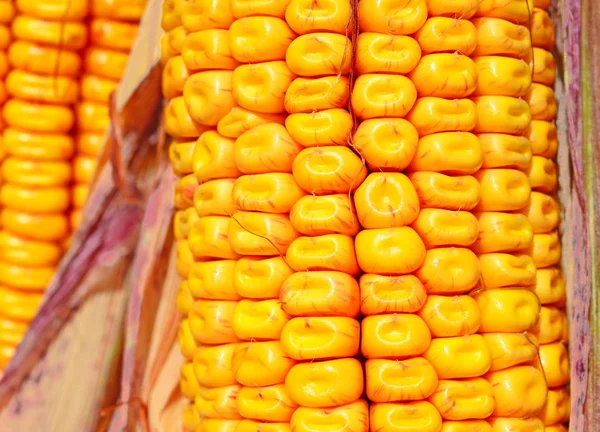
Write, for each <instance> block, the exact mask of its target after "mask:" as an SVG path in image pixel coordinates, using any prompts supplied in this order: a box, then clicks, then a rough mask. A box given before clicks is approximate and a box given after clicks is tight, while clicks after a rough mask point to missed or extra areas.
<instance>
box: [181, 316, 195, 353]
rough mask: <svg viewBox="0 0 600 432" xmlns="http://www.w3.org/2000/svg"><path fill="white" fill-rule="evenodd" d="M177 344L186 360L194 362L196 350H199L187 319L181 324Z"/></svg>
mask: <svg viewBox="0 0 600 432" xmlns="http://www.w3.org/2000/svg"><path fill="white" fill-rule="evenodd" d="M177 343H178V344H179V348H180V349H181V354H183V356H184V357H185V358H186V359H188V360H192V359H193V358H194V354H195V353H196V350H197V349H198V344H197V343H196V340H195V339H194V335H193V334H192V330H191V329H190V322H189V320H187V319H184V320H183V321H181V324H180V325H179V331H178V333H177Z"/></svg>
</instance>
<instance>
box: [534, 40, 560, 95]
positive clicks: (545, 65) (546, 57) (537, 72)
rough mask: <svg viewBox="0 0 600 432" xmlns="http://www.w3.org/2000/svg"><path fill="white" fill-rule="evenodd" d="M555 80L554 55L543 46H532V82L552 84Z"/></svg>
mask: <svg viewBox="0 0 600 432" xmlns="http://www.w3.org/2000/svg"><path fill="white" fill-rule="evenodd" d="M555 80H556V63H555V61H554V55H553V54H552V53H551V52H550V51H547V50H545V49H543V48H536V47H534V48H533V82H535V83H540V84H544V85H546V86H553V85H554V81H555Z"/></svg>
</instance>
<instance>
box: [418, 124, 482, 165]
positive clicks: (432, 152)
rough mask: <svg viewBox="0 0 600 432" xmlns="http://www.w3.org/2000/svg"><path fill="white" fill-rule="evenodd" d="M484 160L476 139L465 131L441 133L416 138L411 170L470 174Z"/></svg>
mask: <svg viewBox="0 0 600 432" xmlns="http://www.w3.org/2000/svg"><path fill="white" fill-rule="evenodd" d="M482 162H483V154H482V151H481V146H480V144H479V139H478V138H477V137H476V136H475V135H473V134H471V133H468V132H442V133H437V134H432V135H427V136H425V137H422V138H421V139H420V140H419V145H418V147H417V152H416V154H415V156H414V158H413V160H412V162H411V164H410V165H409V167H408V169H409V170H410V171H433V172H441V173H446V174H456V175H461V174H473V173H474V172H477V170H479V168H480V167H481V164H482Z"/></svg>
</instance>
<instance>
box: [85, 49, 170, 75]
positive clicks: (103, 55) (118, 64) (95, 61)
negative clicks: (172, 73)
mask: <svg viewBox="0 0 600 432" xmlns="http://www.w3.org/2000/svg"><path fill="white" fill-rule="evenodd" d="M173 55H177V54H173ZM128 59H129V56H128V55H127V53H122V52H119V51H113V50H110V49H105V48H99V47H90V48H88V49H87V50H86V51H85V54H84V58H83V62H84V69H85V71H86V72H87V73H92V74H95V75H98V76H101V77H104V78H108V79H113V80H116V81H118V80H120V78H121V76H122V75H123V73H124V72H125V67H126V66H127V62H128Z"/></svg>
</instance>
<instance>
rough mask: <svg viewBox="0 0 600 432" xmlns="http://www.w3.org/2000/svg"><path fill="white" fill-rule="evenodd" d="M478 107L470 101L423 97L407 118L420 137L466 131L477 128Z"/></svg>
mask: <svg viewBox="0 0 600 432" xmlns="http://www.w3.org/2000/svg"><path fill="white" fill-rule="evenodd" d="M476 116H477V113H476V107H475V104H474V103H473V101H471V100H470V99H454V100H449V99H444V98H438V97H422V98H419V99H417V100H416V102H415V104H414V106H413V108H412V110H411V111H410V112H409V113H408V115H407V116H406V119H407V120H408V121H410V122H411V123H412V124H413V126H415V127H416V129H417V131H418V132H419V135H420V136H424V135H430V134H433V133H437V132H448V131H453V132H455V131H466V132H469V131H471V130H473V129H474V128H475V125H476V123H477V118H476Z"/></svg>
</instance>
